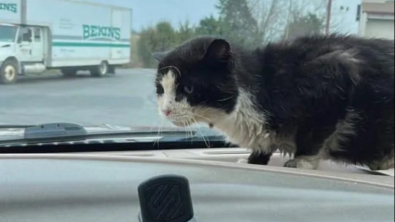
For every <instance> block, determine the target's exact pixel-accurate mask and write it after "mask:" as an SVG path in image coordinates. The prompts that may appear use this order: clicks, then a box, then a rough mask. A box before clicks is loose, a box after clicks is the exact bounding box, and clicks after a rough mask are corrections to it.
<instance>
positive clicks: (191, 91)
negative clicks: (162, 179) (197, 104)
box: [184, 86, 193, 94]
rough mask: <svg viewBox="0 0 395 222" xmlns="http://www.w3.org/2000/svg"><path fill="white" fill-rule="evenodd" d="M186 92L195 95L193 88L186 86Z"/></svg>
mask: <svg viewBox="0 0 395 222" xmlns="http://www.w3.org/2000/svg"><path fill="white" fill-rule="evenodd" d="M184 91H185V92H186V93H188V94H191V93H193V86H184Z"/></svg>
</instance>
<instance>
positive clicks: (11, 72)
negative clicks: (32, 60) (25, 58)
mask: <svg viewBox="0 0 395 222" xmlns="http://www.w3.org/2000/svg"><path fill="white" fill-rule="evenodd" d="M17 78H18V63H17V62H16V61H15V60H11V59H9V60H6V61H5V62H3V65H2V66H1V68H0V83H1V84H13V83H15V82H16V81H17Z"/></svg>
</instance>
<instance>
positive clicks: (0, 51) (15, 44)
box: [0, 24, 46, 84]
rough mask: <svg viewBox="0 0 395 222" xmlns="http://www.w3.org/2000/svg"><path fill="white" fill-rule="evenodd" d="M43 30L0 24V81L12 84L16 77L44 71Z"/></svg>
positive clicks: (44, 49)
mask: <svg viewBox="0 0 395 222" xmlns="http://www.w3.org/2000/svg"><path fill="white" fill-rule="evenodd" d="M44 37H45V36H44V28H43V27H37V26H17V25H11V24H0V72H1V75H0V81H1V82H2V83H6V84H7V83H13V82H15V81H16V79H17V77H18V75H23V74H25V72H26V71H28V72H29V73H41V72H44V71H45V69H46V68H45V60H44V58H45V51H46V46H45V44H44V42H45V41H44Z"/></svg>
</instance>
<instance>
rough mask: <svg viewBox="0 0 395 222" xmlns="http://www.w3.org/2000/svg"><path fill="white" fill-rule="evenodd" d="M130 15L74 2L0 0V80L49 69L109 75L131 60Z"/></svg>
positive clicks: (122, 10) (123, 10)
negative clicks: (85, 71) (86, 71)
mask: <svg viewBox="0 0 395 222" xmlns="http://www.w3.org/2000/svg"><path fill="white" fill-rule="evenodd" d="M42 6H45V10H42ZM54 11H56V13H53V12H54ZM45 12H48V13H45ZM98 15H100V16H98ZM131 16H132V10H131V9H128V8H121V7H114V6H108V5H102V4H95V3H90V2H84V1H76V0H29V1H27V0H0V83H3V84H11V83H15V82H16V81H17V78H18V76H19V75H28V74H44V73H46V72H45V71H46V70H50V69H58V70H61V71H62V73H63V75H65V76H75V75H76V73H77V71H80V70H88V71H90V72H91V74H92V75H93V76H97V77H102V76H104V75H107V74H109V73H113V72H114V71H115V68H116V67H117V66H120V65H124V64H127V63H129V62H130V47H131V45H130V35H131V34H130V33H131V29H132V28H131Z"/></svg>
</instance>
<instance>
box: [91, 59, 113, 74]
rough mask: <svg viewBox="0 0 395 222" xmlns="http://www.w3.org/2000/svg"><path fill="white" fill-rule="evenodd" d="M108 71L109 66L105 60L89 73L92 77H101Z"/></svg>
mask: <svg viewBox="0 0 395 222" xmlns="http://www.w3.org/2000/svg"><path fill="white" fill-rule="evenodd" d="M109 71H110V67H109V65H108V63H107V62H105V61H103V62H102V63H100V65H98V66H97V67H95V68H93V69H92V70H91V74H92V76H94V77H103V76H106V75H107V74H108V73H109Z"/></svg>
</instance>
